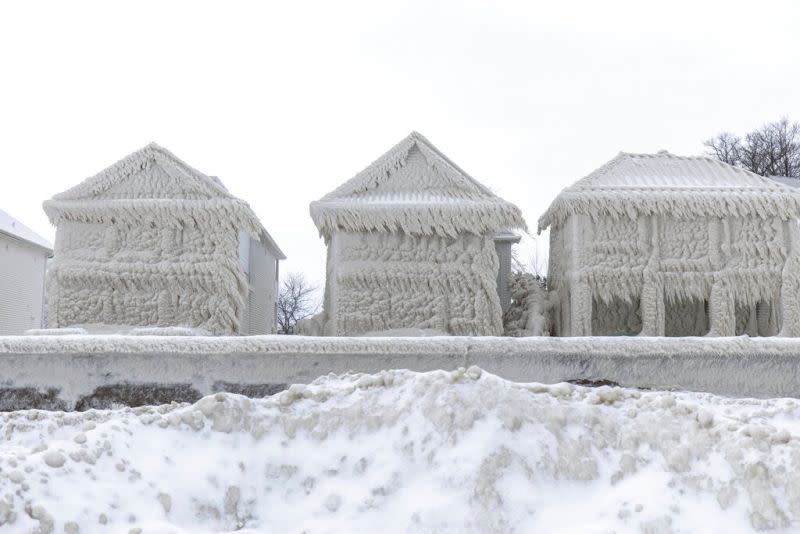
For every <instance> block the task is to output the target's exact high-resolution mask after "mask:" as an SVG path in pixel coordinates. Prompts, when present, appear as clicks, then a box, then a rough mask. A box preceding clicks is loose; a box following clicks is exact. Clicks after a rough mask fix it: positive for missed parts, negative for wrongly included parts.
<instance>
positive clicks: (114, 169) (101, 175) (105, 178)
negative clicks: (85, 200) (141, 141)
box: [53, 142, 233, 200]
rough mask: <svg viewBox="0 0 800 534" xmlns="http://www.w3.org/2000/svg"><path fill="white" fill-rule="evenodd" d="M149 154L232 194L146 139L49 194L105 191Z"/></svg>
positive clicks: (75, 196)
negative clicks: (58, 191) (114, 160)
mask: <svg viewBox="0 0 800 534" xmlns="http://www.w3.org/2000/svg"><path fill="white" fill-rule="evenodd" d="M151 158H152V159H153V160H154V161H157V160H158V159H160V158H164V159H165V160H167V161H169V162H170V163H172V164H173V165H176V166H177V167H178V168H180V169H182V170H183V171H184V172H186V173H187V174H188V175H189V176H190V177H192V178H194V179H195V180H197V181H198V182H199V183H201V184H202V185H205V186H206V187H208V188H209V189H210V190H211V191H214V192H216V193H217V194H219V195H221V196H223V197H226V198H233V195H231V194H230V193H229V192H228V191H227V190H226V189H225V187H224V186H220V184H218V183H216V182H215V181H214V180H213V179H212V178H211V177H209V176H208V175H206V174H204V173H202V172H200V171H198V170H197V169H195V168H194V167H192V166H190V165H189V164H187V163H186V162H185V161H183V160H182V159H180V158H179V157H178V156H176V155H175V154H174V153H172V152H171V151H170V150H168V149H166V148H164V147H162V146H161V145H159V144H157V143H155V142H150V143H148V144H147V145H145V146H143V147H142V148H140V149H138V150H135V151H133V152H131V153H130V154H128V155H127V156H125V157H123V158H121V159H119V160H117V161H116V162H114V163H112V164H111V165H109V166H108V167H106V168H104V169H103V170H101V171H100V172H98V173H96V174H94V175H92V176H89V177H88V178H85V179H84V180H83V181H81V182H80V183H78V184H77V185H75V186H73V187H71V188H69V189H67V190H65V191H62V192H61V193H58V194H56V195H53V200H77V199H78V198H82V197H84V196H91V195H97V194H99V193H102V192H103V191H107V190H108V189H110V188H111V187H113V186H114V185H115V184H116V183H119V182H120V181H121V180H123V179H125V178H126V177H128V176H130V175H132V174H133V173H134V172H135V171H136V170H137V169H135V166H136V164H139V165H141V163H142V162H144V161H147V160H148V159H151Z"/></svg>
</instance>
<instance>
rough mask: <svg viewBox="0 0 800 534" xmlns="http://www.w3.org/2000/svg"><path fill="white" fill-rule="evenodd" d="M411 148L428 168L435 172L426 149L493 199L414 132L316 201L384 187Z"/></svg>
mask: <svg viewBox="0 0 800 534" xmlns="http://www.w3.org/2000/svg"><path fill="white" fill-rule="evenodd" d="M415 146H416V147H417V148H419V149H420V152H422V155H423V157H425V160H426V161H427V163H428V165H430V166H431V167H432V168H433V169H434V170H436V167H437V166H436V164H435V162H432V161H431V160H430V154H426V153H425V152H426V149H427V151H429V152H430V153H432V154H433V155H434V156H436V157H437V158H439V159H441V160H442V161H443V162H444V164H445V165H447V166H449V167H451V168H452V170H453V171H454V172H455V173H456V174H457V175H458V176H460V177H461V178H463V179H464V180H465V181H466V182H467V183H469V184H470V185H471V186H472V187H475V188H476V189H477V190H478V191H479V192H480V193H483V194H484V195H487V196H491V197H496V196H497V195H496V194H495V193H494V192H493V191H492V190H491V189H489V188H488V187H486V186H485V185H483V184H482V183H481V182H479V181H478V180H476V179H475V178H473V177H472V176H471V175H470V174H468V173H467V172H466V171H465V170H464V169H462V168H461V167H460V166H458V165H457V164H456V163H455V162H454V161H453V160H451V159H450V158H449V157H448V156H446V155H445V154H444V153H443V152H442V151H441V150H439V149H438V148H437V147H436V145H434V144H433V143H431V142H430V140H428V138H426V137H425V136H424V135H422V134H421V133H419V132H418V131H416V130H413V131H412V132H411V133H410V134H408V135H407V136H406V137H404V138H403V139H402V140H401V141H400V142H399V143H397V144H396V145H394V146H393V147H392V148H390V149H389V150H388V151H386V152H385V153H383V154H382V155H381V156H380V157H379V158H377V159H376V160H374V161H373V162H372V163H370V164H369V165H368V166H367V167H365V168H364V169H362V170H361V171H360V172H358V173H357V174H356V175H355V176H353V177H352V178H350V179H349V180H347V181H346V182H344V183H343V184H342V185H340V186H339V187H337V188H336V189H334V190H333V191H331V192H329V193H327V194H326V195H324V196H323V197H322V198H321V199H319V201H330V200H334V199H337V198H340V197H342V196H349V195H355V194H358V193H362V192H366V191H368V190H370V189H374V188H376V187H378V186H380V185H381V184H383V183H385V182H386V181H387V180H388V179H389V178H390V177H391V176H392V175H393V174H394V172H395V171H397V170H398V169H400V168H401V167H403V166H404V165H405V162H406V158H407V157H408V154H409V153H410V152H411V150H412V149H413V148H414V147H415Z"/></svg>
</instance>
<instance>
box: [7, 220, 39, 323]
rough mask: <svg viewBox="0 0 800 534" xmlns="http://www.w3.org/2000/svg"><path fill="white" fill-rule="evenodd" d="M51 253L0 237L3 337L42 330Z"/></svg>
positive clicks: (10, 238)
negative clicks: (46, 267)
mask: <svg viewBox="0 0 800 534" xmlns="http://www.w3.org/2000/svg"><path fill="white" fill-rule="evenodd" d="M46 262H47V253H46V252H45V251H44V250H43V249H41V248H39V247H35V246H33V245H30V244H28V243H26V242H24V241H21V240H19V239H16V238H13V237H11V236H9V235H6V234H2V233H0V336H10V335H20V334H22V333H24V332H25V331H26V330H29V329H31V328H41V327H42V313H43V304H44V294H43V293H44V272H45V266H46Z"/></svg>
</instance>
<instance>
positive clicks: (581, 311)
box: [569, 280, 592, 336]
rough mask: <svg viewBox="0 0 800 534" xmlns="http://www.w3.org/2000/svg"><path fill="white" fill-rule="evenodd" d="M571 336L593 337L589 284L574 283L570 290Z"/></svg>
mask: <svg viewBox="0 0 800 534" xmlns="http://www.w3.org/2000/svg"><path fill="white" fill-rule="evenodd" d="M569 301H570V302H569V308H570V321H569V322H570V335H571V336H591V335H592V292H591V290H590V289H589V284H588V283H586V282H584V281H577V280H576V281H574V282H573V283H572V284H571V285H570V290H569Z"/></svg>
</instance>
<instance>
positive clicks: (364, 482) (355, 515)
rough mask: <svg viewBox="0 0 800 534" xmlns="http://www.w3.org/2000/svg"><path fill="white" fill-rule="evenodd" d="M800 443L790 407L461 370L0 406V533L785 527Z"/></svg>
mask: <svg viewBox="0 0 800 534" xmlns="http://www.w3.org/2000/svg"><path fill="white" fill-rule="evenodd" d="M798 433H800V401H796V400H790V399H773V400H747V399H744V400H743V399H736V400H734V399H728V398H724V397H718V396H713V395H708V394H689V393H664V392H643V391H636V390H629V389H622V388H611V387H607V386H604V387H600V388H585V387H580V386H574V385H570V384H564V383H562V384H555V385H542V384H521V383H514V382H509V381H506V380H503V379H501V378H499V377H496V376H494V375H491V374H489V373H486V372H484V371H482V370H481V369H479V368H477V367H471V368H469V369H467V370H464V369H463V368H462V369H459V370H456V371H453V372H445V371H434V372H429V373H413V372H410V371H385V372H381V373H379V374H375V375H362V374H353V375H343V376H333V375H331V376H326V377H322V378H320V379H318V380H316V381H314V382H313V383H311V384H309V385H302V384H296V385H293V386H291V387H290V388H289V389H288V390H286V391H284V392H282V393H279V394H277V395H274V396H272V397H269V398H265V399H259V400H251V399H248V398H246V397H242V396H238V395H232V394H222V393H220V394H216V395H213V396H208V397H204V398H203V399H201V400H200V401H198V402H197V403H195V404H192V405H186V404H184V405H177V404H173V405H165V406H159V407H142V408H134V409H130V408H128V409H122V410H111V411H93V410H92V411H88V412H84V413H62V412H44V411H35V410H33V411H20V412H10V413H5V414H0V436H2V444H1V445H0V532H32V531H33V532H80V533H83V534H85V533H92V532H122V533H127V532H139V530H137V529H141V532H142V533H147V532H158V533H181V534H184V533H189V532H192V533H197V532H231V531H243V532H248V531H249V532H376V531H380V532H556V531H557V532H612V531H613V532H618V533H625V532H633V533H672V532H675V533H677V532H701V531H702V532H721V533H722V532H724V533H736V532H752V531H756V530H769V529H775V530H777V531H785V532H788V531H790V530H789V529H791V527H792V526H795V527H796V526H797V524H798V520H800V444H799V442H798V440H797V436H798ZM37 529H38V530H37Z"/></svg>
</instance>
